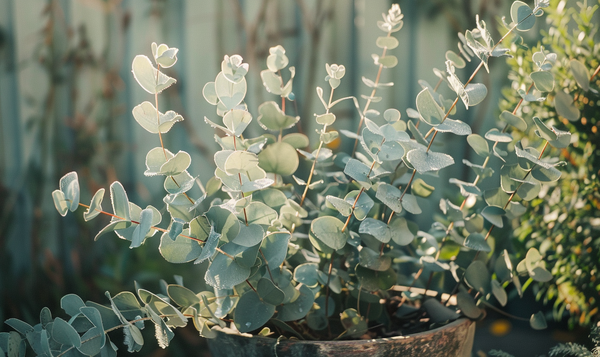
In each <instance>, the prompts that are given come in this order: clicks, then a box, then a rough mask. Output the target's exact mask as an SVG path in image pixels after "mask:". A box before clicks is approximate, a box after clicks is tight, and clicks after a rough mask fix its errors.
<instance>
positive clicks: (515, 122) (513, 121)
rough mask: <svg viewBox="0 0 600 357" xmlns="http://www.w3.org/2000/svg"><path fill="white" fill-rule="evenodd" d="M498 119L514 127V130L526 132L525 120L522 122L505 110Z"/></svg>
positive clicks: (521, 119)
mask: <svg viewBox="0 0 600 357" xmlns="http://www.w3.org/2000/svg"><path fill="white" fill-rule="evenodd" d="M500 119H501V120H503V121H505V122H506V123H508V124H510V125H512V126H514V127H515V128H517V129H518V130H520V131H526V130H527V123H526V122H525V120H523V118H521V117H519V116H516V115H515V114H513V113H511V112H509V111H507V110H505V111H503V112H502V113H501V114H500Z"/></svg>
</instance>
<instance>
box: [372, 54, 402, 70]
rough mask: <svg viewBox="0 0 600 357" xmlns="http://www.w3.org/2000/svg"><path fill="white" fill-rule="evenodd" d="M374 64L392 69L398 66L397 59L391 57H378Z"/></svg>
mask: <svg viewBox="0 0 600 357" xmlns="http://www.w3.org/2000/svg"><path fill="white" fill-rule="evenodd" d="M375 64H380V65H382V66H383V68H394V67H396V65H397V64H398V58H396V56H391V55H389V56H384V57H378V59H377V61H376V62H375Z"/></svg>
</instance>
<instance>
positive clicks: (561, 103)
mask: <svg viewBox="0 0 600 357" xmlns="http://www.w3.org/2000/svg"><path fill="white" fill-rule="evenodd" d="M554 107H555V108H556V112H557V113H558V115H560V116H562V117H565V118H566V119H567V120H569V121H576V120H577V119H579V117H580V116H581V112H580V111H579V109H578V108H577V107H576V106H575V105H574V104H573V97H572V96H571V95H570V94H567V93H565V92H563V91H562V90H557V91H556V93H555V96H554Z"/></svg>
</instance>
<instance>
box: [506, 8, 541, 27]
mask: <svg viewBox="0 0 600 357" xmlns="http://www.w3.org/2000/svg"><path fill="white" fill-rule="evenodd" d="M510 17H511V19H512V21H513V22H514V23H515V24H516V25H517V30H519V31H528V30H530V29H531V28H532V27H533V26H534V25H535V16H534V15H533V11H531V8H530V7H529V6H528V5H527V4H525V3H524V2H522V1H515V2H513V4H512V6H511V7H510Z"/></svg>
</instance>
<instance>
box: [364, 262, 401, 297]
mask: <svg viewBox="0 0 600 357" xmlns="http://www.w3.org/2000/svg"><path fill="white" fill-rule="evenodd" d="M356 276H357V277H358V281H359V283H360V286H361V288H362V289H365V290H367V291H378V290H388V289H389V288H391V287H392V286H394V284H396V279H397V275H396V272H395V271H394V268H393V267H390V268H389V269H387V270H385V271H375V270H372V269H368V268H364V267H362V266H360V265H357V266H356Z"/></svg>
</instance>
